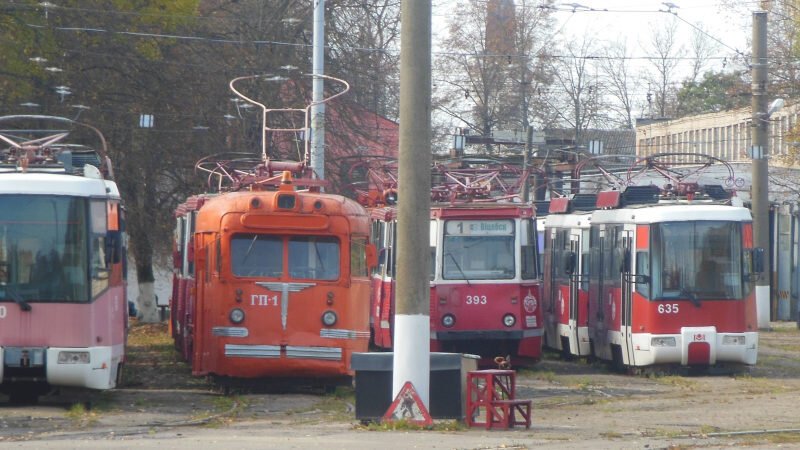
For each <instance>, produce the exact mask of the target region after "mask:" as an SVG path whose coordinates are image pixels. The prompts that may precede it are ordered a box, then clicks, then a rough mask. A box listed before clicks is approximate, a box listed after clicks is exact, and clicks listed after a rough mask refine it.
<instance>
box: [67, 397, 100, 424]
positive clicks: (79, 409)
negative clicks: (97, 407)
mask: <svg viewBox="0 0 800 450" xmlns="http://www.w3.org/2000/svg"><path fill="white" fill-rule="evenodd" d="M67 418H68V419H69V420H70V421H71V422H72V423H73V424H74V425H75V426H78V427H85V426H87V425H90V424H91V423H92V422H94V421H95V420H97V414H96V413H94V412H91V411H87V410H86V407H85V406H84V404H83V403H75V404H74V405H72V407H71V408H70V409H69V411H67Z"/></svg>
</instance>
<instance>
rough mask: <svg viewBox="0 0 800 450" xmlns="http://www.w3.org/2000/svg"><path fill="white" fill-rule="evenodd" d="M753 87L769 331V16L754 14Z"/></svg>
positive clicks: (756, 206)
mask: <svg viewBox="0 0 800 450" xmlns="http://www.w3.org/2000/svg"><path fill="white" fill-rule="evenodd" d="M751 64H752V77H753V85H752V86H751V89H752V100H751V103H750V105H751V108H752V110H753V118H752V123H751V127H752V133H751V134H752V146H751V147H750V152H751V153H750V156H751V157H752V158H753V169H752V170H753V172H752V185H751V188H750V197H751V198H750V201H751V202H752V211H753V238H754V242H753V244H754V246H755V247H756V248H763V249H764V268H765V273H764V274H763V275H762V276H761V277H760V278H759V279H758V281H756V313H757V317H758V327H759V328H769V320H770V308H769V304H770V292H769V280H770V277H771V276H772V273H771V269H770V261H771V259H770V249H769V176H768V174H769V168H768V165H767V155H768V153H769V149H768V147H767V131H768V125H769V117H768V114H767V12H766V11H754V12H753V60H752V61H751Z"/></svg>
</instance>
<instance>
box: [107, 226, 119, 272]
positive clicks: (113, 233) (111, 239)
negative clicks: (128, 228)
mask: <svg viewBox="0 0 800 450" xmlns="http://www.w3.org/2000/svg"><path fill="white" fill-rule="evenodd" d="M105 246H106V248H105V252H106V265H111V264H119V263H120V262H121V261H122V233H121V232H119V231H117V230H109V231H108V232H107V233H106V239H105Z"/></svg>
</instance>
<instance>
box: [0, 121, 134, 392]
mask: <svg viewBox="0 0 800 450" xmlns="http://www.w3.org/2000/svg"><path fill="white" fill-rule="evenodd" d="M0 121H2V123H3V126H4V128H5V127H8V126H13V125H12V124H25V123H27V124H28V125H30V124H31V123H36V124H42V123H47V124H53V125H56V126H58V127H59V128H62V129H61V130H53V129H52V128H51V129H48V130H43V131H42V132H41V133H37V135H35V136H34V135H31V136H26V134H25V133H26V131H23V130H26V128H27V129H30V126H28V127H24V126H22V125H18V126H19V128H18V129H19V130H20V131H19V132H4V133H3V134H0V141H1V142H0V143H1V144H2V145H7V147H6V148H4V149H2V151H0V210H2V211H3V213H2V215H0V361H2V365H0V382H1V383H2V384H0V391H2V392H3V393H5V394H7V395H8V396H9V397H10V398H11V400H12V402H17V401H21V402H29V401H35V400H36V399H37V398H38V396H39V395H42V394H44V393H46V392H47V391H48V390H49V389H50V388H51V387H59V386H75V387H84V388H91V389H110V388H113V387H114V386H115V385H116V384H117V380H118V377H119V375H120V373H121V367H122V364H123V361H124V358H125V340H126V336H127V327H128V308H127V301H126V294H125V286H126V279H125V273H124V268H123V260H124V257H125V255H124V251H123V249H124V236H123V233H124V216H123V210H122V207H121V205H120V195H119V191H118V190H117V185H116V184H115V183H114V182H113V181H112V177H113V173H112V172H111V165H110V161H109V159H108V157H107V156H106V152H105V140H104V139H103V137H102V135H101V134H100V133H99V131H97V130H96V129H94V128H92V127H89V126H88V125H84V124H80V123H77V122H75V121H72V120H69V119H65V118H60V117H51V116H6V117H2V118H0ZM6 129H7V128H6ZM83 129H90V130H92V131H94V132H96V133H97V134H98V135H99V139H100V141H101V142H102V145H103V149H102V150H97V149H95V148H91V147H87V146H84V145H82V144H74V143H73V144H66V143H65V142H66V138H67V136H68V135H70V134H71V133H72V132H75V134H78V131H79V130H83ZM42 134H44V136H42ZM21 136H26V137H22V138H21Z"/></svg>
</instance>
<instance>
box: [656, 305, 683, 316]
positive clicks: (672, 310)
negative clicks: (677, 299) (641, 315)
mask: <svg viewBox="0 0 800 450" xmlns="http://www.w3.org/2000/svg"><path fill="white" fill-rule="evenodd" d="M658 313H659V314H678V304H677V303H661V304H659V305H658Z"/></svg>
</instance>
